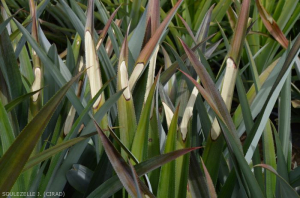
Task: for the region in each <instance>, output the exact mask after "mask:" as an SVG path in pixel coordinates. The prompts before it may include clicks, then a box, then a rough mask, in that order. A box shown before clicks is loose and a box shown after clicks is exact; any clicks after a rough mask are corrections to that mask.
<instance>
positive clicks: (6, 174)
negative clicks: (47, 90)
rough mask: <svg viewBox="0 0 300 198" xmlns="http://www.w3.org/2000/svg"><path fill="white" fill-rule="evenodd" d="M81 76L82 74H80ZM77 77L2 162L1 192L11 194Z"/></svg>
mask: <svg viewBox="0 0 300 198" xmlns="http://www.w3.org/2000/svg"><path fill="white" fill-rule="evenodd" d="M80 75H81V74H80ZM80 75H77V76H76V77H74V78H73V79H72V80H71V81H69V82H68V83H67V84H66V85H65V86H63V87H62V88H61V89H60V90H59V91H58V92H57V93H56V95H55V96H54V97H52V98H51V100H50V101H49V102H48V103H47V104H46V105H45V106H44V107H43V108H42V109H41V110H40V111H39V113H38V114H37V115H36V116H35V117H34V118H33V119H32V121H31V122H30V123H29V124H28V125H27V126H26V127H25V128H24V129H23V130H22V132H21V133H20V135H19V136H18V137H17V138H16V140H15V141H14V143H13V144H12V145H11V146H10V147H9V149H8V150H7V152H6V153H5V154H4V155H3V157H2V158H1V160H0V175H1V177H2V179H1V181H0V191H1V192H9V191H10V189H11V188H12V186H13V184H14V183H15V181H16V180H17V178H18V177H19V175H20V173H21V172H22V169H23V168H24V166H25V164H26V162H27V160H28V158H29V157H30V154H31V152H32V151H33V149H34V147H35V145H36V143H37V142H38V140H39V137H40V136H41V135H42V133H43V131H44V129H45V127H46V125H47V123H48V122H49V121H50V118H51V116H52V115H53V113H54V111H55V109H56V108H57V106H58V105H59V103H60V102H61V100H62V99H63V98H64V96H65V94H66V93H67V91H68V89H69V88H70V87H71V85H72V84H73V83H74V82H75V81H76V80H77V78H78V77H79V76H80ZM16 151H18V152H16Z"/></svg>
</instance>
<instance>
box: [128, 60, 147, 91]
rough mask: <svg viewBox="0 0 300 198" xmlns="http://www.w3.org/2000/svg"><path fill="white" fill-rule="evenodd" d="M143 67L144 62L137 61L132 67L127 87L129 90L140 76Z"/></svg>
mask: <svg viewBox="0 0 300 198" xmlns="http://www.w3.org/2000/svg"><path fill="white" fill-rule="evenodd" d="M143 69H144V63H138V64H137V65H136V66H135V68H134V69H133V72H132V74H131V76H130V79H129V87H130V90H131V91H132V90H133V87H134V85H135V83H136V81H137V80H138V78H139V77H140V74H141V73H142V71H143Z"/></svg>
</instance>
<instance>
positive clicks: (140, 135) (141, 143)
mask: <svg viewBox="0 0 300 198" xmlns="http://www.w3.org/2000/svg"><path fill="white" fill-rule="evenodd" d="M159 75H160V73H159V74H158V75H157V76H156V79H155V82H154V83H153V85H152V87H151V90H150V92H149V96H148V98H147V101H146V103H145V105H144V108H143V109H142V112H141V116H140V120H139V123H138V126H137V130H136V133H135V136H134V139H133V143H132V148H131V151H132V153H133V155H134V156H135V157H136V158H137V160H139V161H140V162H141V161H143V160H145V159H147V153H148V152H147V149H148V130H149V122H150V113H151V109H152V108H151V106H152V100H153V95H154V92H155V88H156V84H157V81H158V79H159Z"/></svg>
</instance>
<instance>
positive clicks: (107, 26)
mask: <svg viewBox="0 0 300 198" xmlns="http://www.w3.org/2000/svg"><path fill="white" fill-rule="evenodd" d="M120 7H121V5H120V6H119V7H118V8H117V9H116V10H115V11H114V12H113V13H112V14H111V16H110V17H109V19H108V21H107V22H106V24H105V26H104V28H103V30H102V32H101V35H100V36H99V38H98V41H97V44H96V50H98V49H99V47H100V45H101V44H102V42H103V40H104V38H105V36H106V34H107V32H108V29H109V27H110V25H111V23H112V22H113V19H114V17H115V16H116V14H117V12H118V10H119V9H120Z"/></svg>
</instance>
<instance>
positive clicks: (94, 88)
mask: <svg viewBox="0 0 300 198" xmlns="http://www.w3.org/2000/svg"><path fill="white" fill-rule="evenodd" d="M84 38H85V58H86V68H88V70H87V74H88V77H89V82H90V88H91V96H92V97H94V96H95V95H96V94H97V92H98V91H99V90H100V89H101V87H102V79H101V75H100V67H99V62H98V58H97V56H96V50H95V45H94V41H93V39H92V35H91V33H90V32H89V31H86V32H85V37H84ZM101 97H102V96H101V95H100V96H99V98H97V100H96V102H95V103H94V105H93V108H97V107H98V106H99V104H100V101H101Z"/></svg>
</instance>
